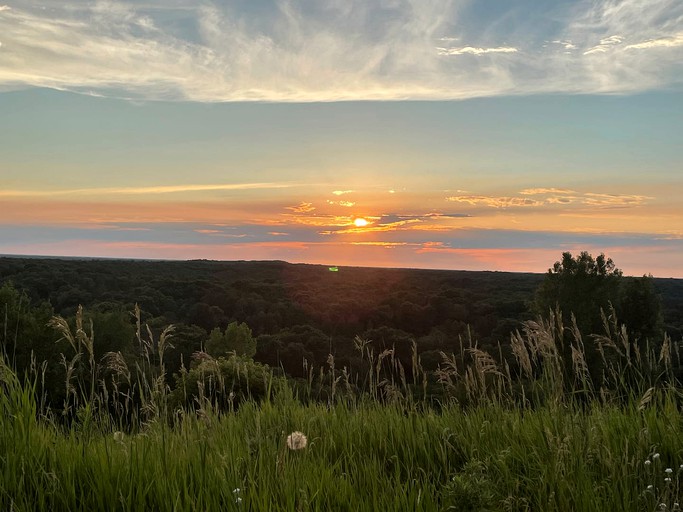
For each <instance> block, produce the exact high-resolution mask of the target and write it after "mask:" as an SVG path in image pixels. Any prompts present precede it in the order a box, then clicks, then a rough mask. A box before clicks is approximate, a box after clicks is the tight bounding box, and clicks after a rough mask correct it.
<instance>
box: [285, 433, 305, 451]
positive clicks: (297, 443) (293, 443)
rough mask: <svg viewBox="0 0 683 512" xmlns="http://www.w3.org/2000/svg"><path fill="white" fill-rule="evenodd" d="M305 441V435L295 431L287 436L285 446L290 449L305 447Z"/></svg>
mask: <svg viewBox="0 0 683 512" xmlns="http://www.w3.org/2000/svg"><path fill="white" fill-rule="evenodd" d="M307 443H308V439H306V435H305V434H304V433H303V432H299V431H296V432H292V433H291V434H289V435H288V436H287V446H288V447H289V449H290V450H301V449H303V448H306V444H307Z"/></svg>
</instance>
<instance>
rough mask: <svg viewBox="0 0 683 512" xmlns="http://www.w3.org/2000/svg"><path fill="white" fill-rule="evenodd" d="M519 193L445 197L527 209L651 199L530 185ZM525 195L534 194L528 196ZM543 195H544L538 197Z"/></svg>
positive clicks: (618, 204) (612, 205) (603, 205)
mask: <svg viewBox="0 0 683 512" xmlns="http://www.w3.org/2000/svg"><path fill="white" fill-rule="evenodd" d="M520 194H521V196H486V195H459V196H449V197H447V198H446V200H447V201H452V202H458V203H466V204H469V205H472V206H487V207H490V208H528V207H541V206H553V205H559V206H566V205H569V204H572V203H574V204H577V205H584V206H592V207H600V208H627V207H635V206H641V205H644V204H645V203H647V201H649V200H652V199H654V198H653V197H650V196H643V195H630V194H601V193H595V192H586V193H583V194H580V193H577V192H575V191H573V190H569V189H555V188H534V189H525V190H522V191H520ZM528 196H535V197H534V198H530V197H528ZM542 196H545V197H542Z"/></svg>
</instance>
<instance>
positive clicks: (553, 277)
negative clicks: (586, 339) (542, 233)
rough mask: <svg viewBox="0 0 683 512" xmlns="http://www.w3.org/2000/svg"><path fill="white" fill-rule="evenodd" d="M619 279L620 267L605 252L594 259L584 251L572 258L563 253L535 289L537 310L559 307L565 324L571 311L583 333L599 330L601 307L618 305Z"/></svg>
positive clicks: (542, 313) (568, 322) (570, 255)
mask: <svg viewBox="0 0 683 512" xmlns="http://www.w3.org/2000/svg"><path fill="white" fill-rule="evenodd" d="M621 279H622V272H621V270H619V269H618V268H616V266H615V265H614V262H613V261H612V260H611V259H610V258H606V257H605V255H604V254H600V255H599V256H598V257H597V258H593V256H591V255H590V254H589V253H588V252H586V251H584V252H582V253H581V254H579V255H578V256H575V257H574V256H572V254H571V253H570V252H565V253H563V254H562V260H561V261H556V262H555V264H554V265H553V267H552V268H551V269H549V270H548V272H547V274H546V278H545V280H544V281H543V283H541V285H540V287H539V288H538V290H537V292H536V299H535V310H536V313H538V314H541V315H546V314H547V313H548V311H549V310H550V309H555V308H556V307H559V308H560V310H561V311H562V315H563V320H564V323H565V325H567V326H568V325H570V322H571V315H572V314H573V315H574V316H575V317H576V323H577V326H578V327H579V330H580V331H581V332H582V333H583V334H593V333H598V332H601V331H602V317H601V313H600V310H601V309H602V310H607V309H608V308H609V306H610V304H612V305H614V306H616V305H617V304H618V301H619V285H620V282H621Z"/></svg>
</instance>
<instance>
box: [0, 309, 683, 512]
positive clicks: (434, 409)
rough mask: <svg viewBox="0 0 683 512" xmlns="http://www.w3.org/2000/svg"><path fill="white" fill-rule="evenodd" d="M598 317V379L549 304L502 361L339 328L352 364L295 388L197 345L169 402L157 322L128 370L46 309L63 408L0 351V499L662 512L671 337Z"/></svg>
mask: <svg viewBox="0 0 683 512" xmlns="http://www.w3.org/2000/svg"><path fill="white" fill-rule="evenodd" d="M79 314H82V313H81V312H80V311H79ZM138 314H139V312H138ZM79 318H80V319H79ZM603 319H604V327H605V332H604V333H603V334H601V335H599V336H593V337H591V338H590V340H591V341H592V342H594V344H595V346H597V347H598V348H599V350H598V353H599V355H600V371H599V372H597V373H596V372H591V371H589V368H588V366H587V364H586V360H587V359H586V357H587V351H586V349H585V345H586V344H587V343H588V339H589V338H588V337H586V338H585V340H584V337H583V336H582V335H581V333H580V332H578V329H577V328H576V326H575V325H573V326H565V325H563V323H562V315H560V314H557V313H554V314H552V313H551V315H550V317H549V318H548V319H546V320H543V319H538V320H537V321H528V322H526V323H525V324H524V327H523V329H521V330H520V331H518V332H516V333H515V334H514V335H513V336H512V339H511V340H510V346H511V350H512V352H513V354H514V356H515V360H516V363H517V364H516V365H510V364H508V363H506V362H502V360H501V359H500V358H496V357H494V356H495V354H493V355H492V354H489V353H488V352H485V351H483V350H481V349H480V348H478V347H477V345H476V341H473V340H471V339H465V340H461V344H460V347H461V351H462V352H463V354H461V355H464V356H465V357H457V356H458V355H457V354H446V353H444V354H442V363H441V364H440V365H439V367H438V369H437V371H436V372H434V374H432V373H431V372H430V371H428V370H425V369H424V368H422V366H421V364H420V355H419V352H418V350H417V346H416V345H414V346H413V355H412V357H413V361H414V363H415V364H414V365H412V366H411V368H410V369H406V368H404V366H403V365H402V364H401V361H400V360H399V359H397V358H395V357H394V354H393V352H392V351H391V350H385V351H383V352H381V353H376V352H375V351H374V350H373V349H372V348H371V346H370V345H369V344H368V343H367V341H366V340H363V339H361V338H357V340H356V349H357V350H358V351H359V355H360V357H361V358H362V359H363V360H365V361H366V362H367V368H368V370H367V373H366V374H365V375H358V374H356V375H352V374H349V373H348V372H347V371H346V369H345V368H341V369H340V368H338V367H336V366H335V361H334V357H330V358H329V359H328V364H327V365H326V367H325V368H320V369H318V370H317V371H316V372H313V371H309V372H308V379H307V380H306V381H305V382H304V383H303V384H302V383H299V385H294V384H293V383H292V382H291V381H288V380H285V379H284V378H282V377H280V376H277V375H275V374H274V373H273V372H268V371H260V372H256V371H255V366H254V363H253V361H249V360H248V359H247V358H243V357H239V356H236V355H229V356H227V357H224V358H218V359H215V358H212V357H211V356H209V355H208V354H199V355H198V357H197V359H196V360H195V361H194V363H193V367H192V368H191V369H189V370H186V371H185V373H184V374H183V375H184V376H185V378H184V380H183V379H182V378H181V380H180V381H179V383H180V388H181V389H182V388H183V387H185V389H188V390H189V389H190V387H191V385H193V386H196V387H193V388H192V390H193V395H192V400H190V401H186V402H182V403H181V405H178V400H177V398H178V397H177V396H174V393H176V394H177V390H174V392H171V390H170V389H169V387H168V385H167V384H166V380H165V368H164V365H163V360H164V358H163V357H162V356H160V355H159V351H161V352H162V355H163V351H164V350H171V348H170V344H169V340H172V329H169V330H167V331H164V333H162V335H160V336H157V337H154V336H153V334H152V332H151V331H150V330H147V334H145V329H144V326H141V325H140V324H139V322H138V331H137V334H136V336H137V339H138V341H139V343H140V346H141V347H143V353H144V355H145V357H143V358H142V362H141V363H140V364H136V365H135V367H134V368H128V367H126V366H125V362H123V361H120V360H119V362H118V366H117V363H116V361H117V359H116V358H115V357H114V356H113V355H111V354H104V355H100V354H95V350H94V343H93V338H94V334H93V332H92V330H89V328H88V326H87V325H86V324H84V323H83V319H82V316H81V317H78V316H77V318H76V324H75V325H70V324H69V323H68V322H66V321H65V320H64V319H62V318H60V317H55V318H53V320H52V327H53V328H54V329H56V330H57V331H58V332H60V333H61V335H62V337H63V339H65V340H66V341H67V342H68V343H69V344H70V345H72V348H73V349H74V352H75V355H74V357H73V358H71V359H70V360H67V359H66V358H65V359H64V363H65V368H66V370H67V371H66V380H65V383H64V385H65V386H66V389H67V398H66V399H65V401H64V404H63V405H61V406H60V407H55V406H54V405H50V404H46V403H45V400H43V399H42V394H41V393H40V391H39V390H40V389H41V379H43V378H44V375H43V373H44V368H46V365H41V364H39V362H35V364H34V365H33V366H32V370H31V371H29V372H26V373H24V374H23V375H22V374H20V375H18V374H17V372H15V371H14V370H13V369H12V368H11V367H10V365H8V363H7V358H6V357H5V358H4V359H3V364H2V366H1V369H0V381H1V386H2V394H1V395H0V408H1V409H2V411H0V458H1V459H0V460H1V464H0V508H1V509H2V510H12V511H15V510H16V511H29V510H31V511H32V510H160V511H181V510H187V511H190V510H192V511H195V510H253V511H260V510H282V511H298V510H302V511H303V510H349V511H360V510H520V511H521V510H529V511H537V510H544V511H545V510H557V511H567V510H586V511H592V510H595V511H617V510H619V511H624V510H626V511H629V510H633V511H658V510H677V509H679V508H680V505H679V503H680V502H681V499H682V498H683V489H681V482H682V480H683V442H681V439H683V432H682V430H683V422H682V417H681V403H682V400H681V399H682V395H681V387H680V383H679V382H678V380H677V376H676V374H675V373H674V370H675V369H676V368H680V362H681V361H680V344H679V343H675V342H672V341H671V339H669V338H668V337H665V339H664V343H663V344H662V345H661V346H660V347H657V348H656V349H655V348H654V347H650V346H649V345H648V344H647V343H638V342H637V341H635V340H632V339H629V337H628V331H627V330H626V329H625V328H624V327H623V326H621V325H620V324H619V323H618V321H617V319H616V318H615V317H614V314H613V312H612V314H607V313H606V314H604V315H603ZM91 328H92V327H90V329H91ZM155 354H156V355H155ZM463 361H464V363H463ZM266 368H267V367H266ZM260 370H263V368H260ZM406 373H408V375H407V374H406ZM596 375H599V377H598V378H596ZM124 377H125V378H126V379H128V381H127V382H128V383H129V385H128V386H124V385H123V384H122V382H123V380H125V379H123V378H124ZM193 377H196V380H193ZM431 378H434V379H435V380H436V382H437V384H436V386H438V387H439V388H440V390H441V392H440V393H434V392H433V391H434V389H430V390H428V389H427V388H428V387H431V386H433V384H432V383H431V381H430V379H431ZM122 379H123V380H122ZM256 381H261V385H262V386H261V387H259V386H258V385H257V382H256ZM130 383H133V384H130ZM257 388H258V392H256V391H257ZM194 391H196V394H194ZM435 396H436V397H438V398H434V397H435Z"/></svg>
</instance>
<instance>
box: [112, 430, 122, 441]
mask: <svg viewBox="0 0 683 512" xmlns="http://www.w3.org/2000/svg"><path fill="white" fill-rule="evenodd" d="M114 441H116V442H117V443H122V442H123V432H120V431H118V430H117V431H116V432H114Z"/></svg>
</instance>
